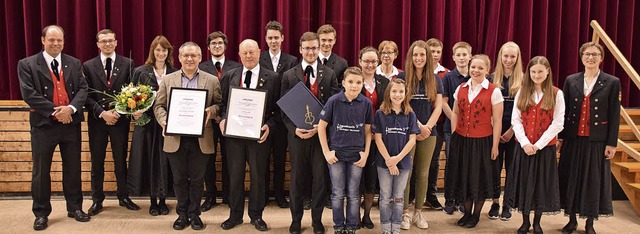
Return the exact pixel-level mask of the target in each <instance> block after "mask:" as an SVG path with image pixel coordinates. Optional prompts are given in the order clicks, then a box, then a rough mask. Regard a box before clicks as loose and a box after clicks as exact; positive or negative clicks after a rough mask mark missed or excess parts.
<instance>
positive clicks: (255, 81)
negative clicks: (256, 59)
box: [240, 64, 260, 89]
mask: <svg viewBox="0 0 640 234" xmlns="http://www.w3.org/2000/svg"><path fill="white" fill-rule="evenodd" d="M247 71H249V69H247V68H246V67H245V66H242V77H241V78H240V82H242V87H243V88H247V87H244V78H245V76H246V75H247ZM258 74H260V64H258V65H256V67H254V68H253V69H251V84H249V88H251V89H256V87H257V86H258Z"/></svg>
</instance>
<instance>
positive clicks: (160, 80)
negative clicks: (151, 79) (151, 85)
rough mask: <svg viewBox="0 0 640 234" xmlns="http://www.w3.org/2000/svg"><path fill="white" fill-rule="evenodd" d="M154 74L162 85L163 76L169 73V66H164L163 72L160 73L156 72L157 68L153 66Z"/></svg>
mask: <svg viewBox="0 0 640 234" xmlns="http://www.w3.org/2000/svg"><path fill="white" fill-rule="evenodd" d="M153 74H154V75H156V80H157V81H158V85H160V84H161V83H162V78H164V75H166V74H167V66H164V70H163V71H162V74H158V72H156V68H155V67H153Z"/></svg>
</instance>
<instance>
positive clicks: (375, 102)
mask: <svg viewBox="0 0 640 234" xmlns="http://www.w3.org/2000/svg"><path fill="white" fill-rule="evenodd" d="M363 89H364V91H365V93H366V94H367V98H368V99H369V100H370V101H371V104H373V105H371V106H372V107H373V112H372V113H373V114H374V116H375V113H376V111H377V110H378V108H379V107H380V104H379V103H378V91H377V90H376V89H373V93H369V90H367V89H366V88H364V87H363Z"/></svg>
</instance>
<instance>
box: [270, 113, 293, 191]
mask: <svg viewBox="0 0 640 234" xmlns="http://www.w3.org/2000/svg"><path fill="white" fill-rule="evenodd" d="M271 134H272V135H271V136H270V137H271V144H272V145H271V150H272V153H273V154H272V155H273V158H269V159H270V160H272V161H273V196H274V197H275V198H276V200H284V196H285V193H284V166H285V161H286V157H287V145H288V141H287V128H286V127H285V126H284V124H278V125H276V127H275V128H273V131H272V132H271ZM269 164H271V162H267V165H269ZM270 178H271V173H270V172H269V170H267V174H266V176H265V183H266V185H267V190H269V179H270ZM266 197H267V198H268V197H269V196H268V194H267V196H266Z"/></svg>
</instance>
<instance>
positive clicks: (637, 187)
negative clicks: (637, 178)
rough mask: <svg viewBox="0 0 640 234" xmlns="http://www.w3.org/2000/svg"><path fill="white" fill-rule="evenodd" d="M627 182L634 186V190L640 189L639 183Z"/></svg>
mask: <svg viewBox="0 0 640 234" xmlns="http://www.w3.org/2000/svg"><path fill="white" fill-rule="evenodd" d="M627 184H628V185H629V186H631V187H633V188H635V189H636V190H640V183H627Z"/></svg>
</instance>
